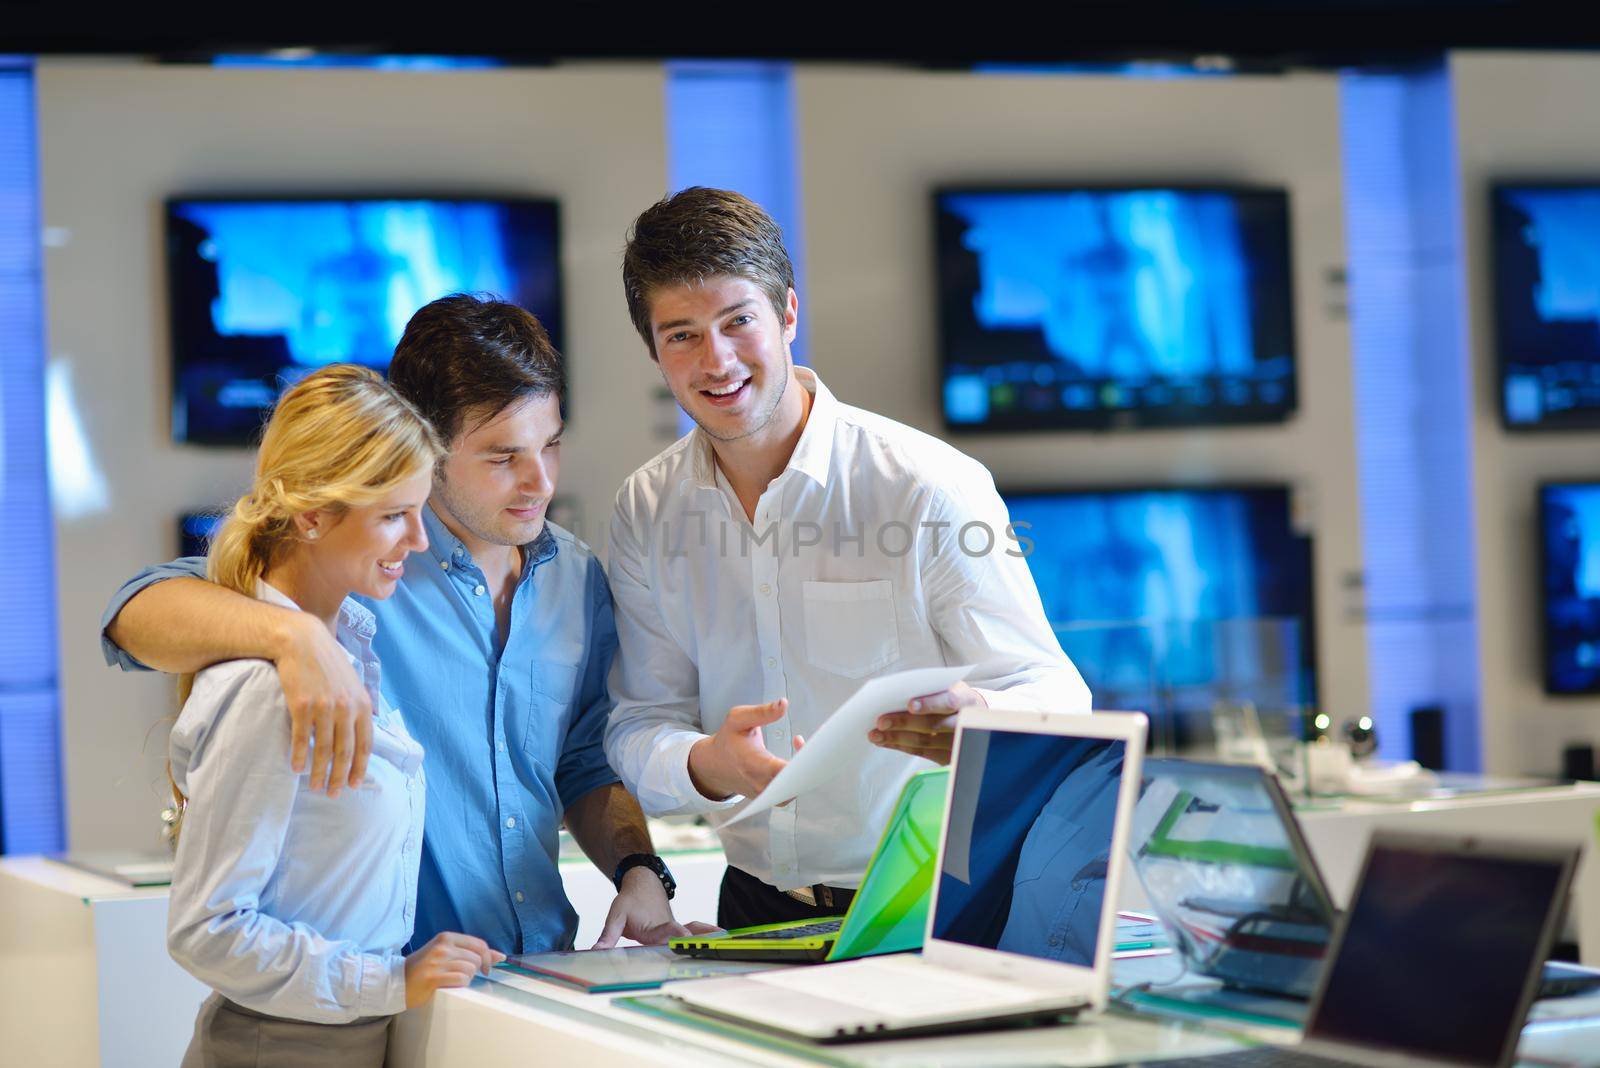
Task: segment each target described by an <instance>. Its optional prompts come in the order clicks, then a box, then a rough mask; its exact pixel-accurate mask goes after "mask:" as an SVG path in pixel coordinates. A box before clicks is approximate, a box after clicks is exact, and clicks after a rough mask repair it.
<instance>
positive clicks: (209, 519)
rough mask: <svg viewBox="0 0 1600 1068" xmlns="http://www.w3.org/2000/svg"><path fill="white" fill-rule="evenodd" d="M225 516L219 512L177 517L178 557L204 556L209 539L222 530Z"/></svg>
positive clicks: (209, 544)
mask: <svg viewBox="0 0 1600 1068" xmlns="http://www.w3.org/2000/svg"><path fill="white" fill-rule="evenodd" d="M226 518H227V516H226V515H225V514H223V513H221V512H185V513H184V514H183V515H181V516H179V517H178V555H179V556H205V555H206V554H207V553H209V552H210V551H211V539H212V538H214V537H216V534H217V531H218V530H220V529H222V521H223V520H224V519H226Z"/></svg>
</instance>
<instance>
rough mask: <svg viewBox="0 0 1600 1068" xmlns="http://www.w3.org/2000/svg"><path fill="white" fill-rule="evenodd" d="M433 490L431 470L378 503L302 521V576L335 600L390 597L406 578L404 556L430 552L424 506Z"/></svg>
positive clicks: (322, 513) (429, 468)
mask: <svg viewBox="0 0 1600 1068" xmlns="http://www.w3.org/2000/svg"><path fill="white" fill-rule="evenodd" d="M432 488H433V468H432V466H431V465H430V466H428V467H426V468H424V469H423V470H421V471H419V472H418V473H417V474H415V475H412V476H411V477H410V478H408V479H406V480H405V481H404V482H401V483H400V484H398V485H397V486H395V487H394V489H392V490H391V491H389V492H388V493H387V494H385V495H384V497H383V498H382V499H381V500H379V501H377V502H376V503H373V504H364V505H357V506H354V507H351V508H347V509H345V510H344V511H343V512H341V513H338V514H335V513H333V512H331V511H327V510H323V511H318V512H312V513H309V514H307V515H305V516H302V517H300V518H299V519H298V520H297V524H298V525H299V527H300V529H301V532H302V539H303V540H302V544H301V549H300V551H301V552H302V553H303V554H304V559H305V563H306V565H307V566H306V571H307V572H308V573H309V574H312V575H315V576H316V580H317V585H318V586H319V587H321V588H323V589H326V590H329V591H334V592H337V593H338V598H337V599H338V600H342V599H343V598H344V596H345V595H346V594H347V593H359V594H363V595H364V596H367V597H372V598H374V599H377V600H382V599H383V598H385V597H388V596H389V595H390V594H391V593H393V592H394V589H395V584H396V583H398V582H399V581H400V576H401V575H403V574H404V573H405V560H406V557H407V556H410V555H411V554H412V553H414V552H421V551H422V550H423V549H426V548H427V547H428V535H427V533H426V532H425V531H424V530H423V529H422V506H423V505H424V504H426V503H427V501H428V492H429V491H430V490H431V489H432Z"/></svg>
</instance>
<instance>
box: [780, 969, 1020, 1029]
mask: <svg viewBox="0 0 1600 1068" xmlns="http://www.w3.org/2000/svg"><path fill="white" fill-rule="evenodd" d="M750 978H752V979H755V980H757V981H759V982H761V983H764V984H769V985H771V986H775V987H780V988H782V989H784V990H791V991H794V992H795V993H797V994H809V995H811V996H812V997H819V998H826V999H827V1000H829V1001H841V1002H844V1003H845V1004H848V1005H856V1006H859V1007H861V1008H863V1009H867V1010H870V1011H872V1012H877V1013H879V1014H881V1015H883V1016H884V1017H886V1018H888V1019H897V1018H900V1017H903V1016H919V1015H922V1014H925V1013H931V1012H941V1011H955V1012H962V1011H980V1010H984V1009H989V1008H996V1009H999V1008H1005V1007H1007V1006H1009V1005H1015V1004H1017V1003H1018V1002H1026V1001H1028V1000H1030V996H1031V994H1032V992H1031V991H1029V990H1027V989H1025V988H1023V987H1019V986H1016V985H1014V984H1011V983H1002V982H999V981H997V980H993V979H985V978H982V977H979V976H969V975H962V974H961V973H959V972H952V971H946V970H944V969H943V968H935V967H931V966H927V965H922V964H909V965H907V964H902V963H900V962H898V961H891V960H889V959H887V958H884V959H880V960H876V961H855V962H852V963H849V964H831V965H828V966H827V967H825V968H794V969H789V968H785V969H782V970H780V971H776V972H760V973H758V974H756V975H753V976H751V977H750Z"/></svg>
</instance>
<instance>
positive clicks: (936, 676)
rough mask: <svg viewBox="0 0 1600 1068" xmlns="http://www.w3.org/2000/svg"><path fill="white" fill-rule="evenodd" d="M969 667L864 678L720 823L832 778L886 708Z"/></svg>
mask: <svg viewBox="0 0 1600 1068" xmlns="http://www.w3.org/2000/svg"><path fill="white" fill-rule="evenodd" d="M971 671H972V665H970V664H969V665H967V666H966V667H936V668H913V669H912V670H910V671H899V672H896V673H895V674H893V675H884V676H882V677H881V678H876V679H869V680H868V681H866V682H865V683H863V684H862V685H861V688H860V689H859V690H857V691H856V692H855V693H853V694H851V695H850V697H849V698H848V699H847V700H846V701H845V703H844V704H842V705H840V706H839V708H838V710H837V711H835V712H834V714H833V715H831V716H829V717H828V718H827V719H826V720H825V721H824V722H823V724H822V726H821V727H820V728H819V729H818V730H817V733H816V734H814V735H812V736H811V737H810V738H807V739H806V744H805V747H804V748H802V749H801V750H800V752H798V753H796V754H795V755H794V759H792V760H790V761H789V764H788V766H787V767H785V768H784V769H783V770H782V771H780V772H778V774H777V776H776V777H775V778H773V780H772V781H771V782H770V783H768V784H767V788H766V789H765V790H762V791H761V793H760V794H759V795H757V796H756V797H754V798H752V799H751V801H750V803H749V804H747V805H745V806H744V808H743V809H741V810H740V811H739V814H738V815H737V816H735V817H733V819H731V820H729V821H728V822H727V823H725V824H723V826H724V827H728V826H732V825H733V824H735V823H738V822H739V821H740V820H742V819H744V818H745V817H746V816H754V815H757V814H758V813H762V812H765V811H766V810H767V809H769V808H771V807H773V806H774V805H777V804H781V803H783V802H785V801H788V800H790V799H792V798H796V797H799V796H800V795H801V794H806V793H810V792H811V791H812V790H815V789H816V788H817V787H819V786H823V785H825V784H827V783H829V782H831V781H832V780H833V779H834V778H835V777H836V776H837V775H838V774H839V772H840V771H841V770H842V769H843V767H844V766H845V763H846V760H847V758H848V757H849V755H850V754H851V753H852V752H853V751H859V750H862V749H865V748H866V747H867V746H870V745H871V744H872V743H871V742H869V741H867V732H868V731H869V730H871V729H872V725H873V723H874V722H876V721H877V718H878V717H879V716H881V715H883V714H884V713H885V712H899V711H901V710H902V709H904V708H905V707H906V702H907V701H909V700H911V699H912V698H913V697H922V696H925V695H926V694H930V693H938V692H939V691H940V690H948V689H949V688H950V687H951V686H954V685H955V684H956V683H958V682H960V681H961V680H962V679H964V678H966V677H967V675H968V674H969V673H971Z"/></svg>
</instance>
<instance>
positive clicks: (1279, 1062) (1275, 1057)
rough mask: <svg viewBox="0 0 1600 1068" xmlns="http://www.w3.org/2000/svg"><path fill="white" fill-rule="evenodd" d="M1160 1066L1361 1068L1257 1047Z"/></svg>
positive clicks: (1311, 1055)
mask: <svg viewBox="0 0 1600 1068" xmlns="http://www.w3.org/2000/svg"><path fill="white" fill-rule="evenodd" d="M1151 1063H1156V1062H1151ZM1159 1063H1160V1065H1161V1068H1191V1066H1194V1068H1202V1066H1203V1068H1211V1066H1212V1065H1221V1066H1225V1068H1234V1066H1235V1065H1238V1066H1239V1068H1255V1066H1256V1065H1265V1066H1270V1068H1362V1066H1361V1065H1360V1064H1359V1063H1358V1062H1356V1061H1344V1060H1337V1059H1335V1058H1332V1057H1319V1056H1317V1055H1316V1054H1315V1053H1303V1052H1301V1051H1300V1050H1297V1049H1292V1048H1290V1049H1285V1048H1283V1047H1281V1046H1257V1047H1256V1048H1255V1049H1241V1050H1236V1051H1234V1052H1232V1053H1213V1054H1212V1055H1211V1056H1209V1057H1178V1058H1177V1059H1175V1060H1170V1061H1161V1062H1159Z"/></svg>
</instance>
